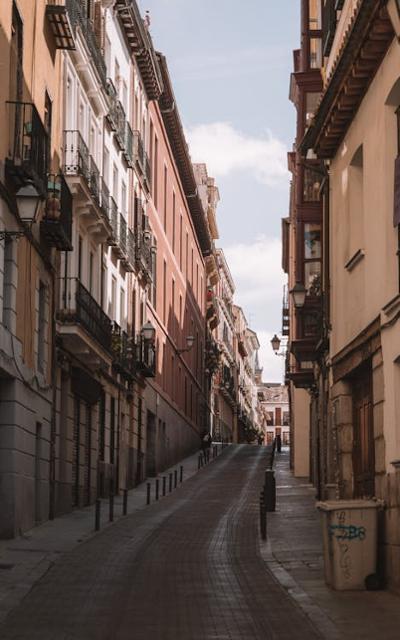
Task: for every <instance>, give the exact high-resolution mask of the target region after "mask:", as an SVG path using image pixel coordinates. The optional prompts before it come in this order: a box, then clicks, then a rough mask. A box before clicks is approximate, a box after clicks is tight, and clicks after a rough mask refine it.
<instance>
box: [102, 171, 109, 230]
mask: <svg viewBox="0 0 400 640" xmlns="http://www.w3.org/2000/svg"><path fill="white" fill-rule="evenodd" d="M101 209H102V211H103V214H104V215H105V217H106V218H107V220H110V190H109V188H108V187H107V185H106V183H105V181H104V178H101Z"/></svg>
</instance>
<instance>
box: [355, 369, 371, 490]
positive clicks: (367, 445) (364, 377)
mask: <svg viewBox="0 0 400 640" xmlns="http://www.w3.org/2000/svg"><path fill="white" fill-rule="evenodd" d="M353 472H354V496H355V497H356V498H359V497H365V496H373V495H374V493H375V443H374V424H373V410H372V371H371V367H370V366H368V367H364V368H362V369H360V370H359V373H358V374H357V375H356V376H355V377H354V381H353Z"/></svg>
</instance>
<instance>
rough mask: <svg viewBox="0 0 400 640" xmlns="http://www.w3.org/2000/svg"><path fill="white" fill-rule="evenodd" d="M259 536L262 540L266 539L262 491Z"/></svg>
mask: <svg viewBox="0 0 400 640" xmlns="http://www.w3.org/2000/svg"><path fill="white" fill-rule="evenodd" d="M260 534H261V538H262V540H266V539H267V509H266V508H265V495H264V490H262V491H261V492H260Z"/></svg>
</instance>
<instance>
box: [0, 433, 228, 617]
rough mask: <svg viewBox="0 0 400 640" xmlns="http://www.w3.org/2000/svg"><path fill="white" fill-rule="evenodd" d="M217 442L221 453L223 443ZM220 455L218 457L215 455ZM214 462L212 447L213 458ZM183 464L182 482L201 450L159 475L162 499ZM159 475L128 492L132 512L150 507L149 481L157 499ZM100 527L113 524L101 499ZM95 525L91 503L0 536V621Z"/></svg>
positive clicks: (117, 513) (118, 502) (117, 506)
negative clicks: (15, 535)
mask: <svg viewBox="0 0 400 640" xmlns="http://www.w3.org/2000/svg"><path fill="white" fill-rule="evenodd" d="M216 446H217V453H218V455H220V454H221V452H222V446H221V444H220V443H219V444H218V445H216ZM216 459H217V458H216ZM212 462H213V457H212V448H211V451H210V462H209V464H211V463H212ZM180 466H182V467H183V483H185V481H186V480H188V479H189V478H191V477H192V476H194V475H195V474H197V473H199V472H201V469H200V470H199V452H197V453H195V454H193V455H192V456H190V457H188V458H185V459H184V460H181V461H180V462H179V463H178V464H177V465H175V466H173V467H171V468H170V469H166V470H165V471H164V472H163V473H162V474H160V475H159V476H158V478H159V499H160V500H163V497H162V489H163V483H162V478H163V476H164V477H166V496H168V495H169V474H170V473H172V492H174V491H176V490H178V489H179V487H180V482H179V481H180ZM175 470H176V471H177V489H175V488H174V484H175V482H174V481H175V478H174V471H175ZM155 481H156V478H149V479H148V480H147V481H146V482H143V483H142V484H140V485H139V486H137V487H135V489H132V490H131V491H129V492H128V509H127V513H128V515H129V514H132V513H135V512H137V511H140V510H143V509H146V508H147V504H146V503H147V484H148V482H150V483H151V494H150V495H151V503H153V502H154V501H155V485H156V482H155ZM101 502H102V504H101V529H100V530H103V529H104V528H106V527H111V526H112V525H113V523H110V522H109V502H108V500H102V501H101ZM122 507H123V498H122V496H115V498H114V523H115V522H117V521H118V520H121V518H123V517H124V516H122ZM94 526H95V507H94V505H91V506H89V507H85V508H83V509H76V510H75V511H73V512H71V513H69V514H66V515H64V516H61V517H59V518H56V519H55V520H52V521H48V522H45V523H44V524H42V525H40V526H38V527H36V528H34V529H32V530H31V531H28V532H26V533H25V534H23V535H22V536H21V537H19V538H15V539H12V540H0V623H1V621H2V620H3V619H4V618H5V617H6V615H7V614H8V613H9V612H10V611H11V610H12V609H13V608H15V607H16V606H17V605H18V604H19V603H20V602H21V600H22V598H23V597H24V596H25V595H26V594H27V593H28V592H29V591H30V589H31V588H32V587H33V586H34V584H35V583H36V582H38V581H39V580H40V578H42V577H43V576H44V575H45V573H46V572H47V571H48V570H49V569H50V568H51V567H52V566H53V565H54V563H55V562H56V561H57V560H58V559H59V558H60V556H61V555H62V554H64V553H66V552H68V551H70V550H71V549H73V548H74V547H76V546H77V545H78V544H80V543H81V542H84V541H86V540H88V539H89V538H91V537H93V536H95V535H97V533H96V532H95V530H94Z"/></svg>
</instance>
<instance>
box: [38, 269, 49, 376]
mask: <svg viewBox="0 0 400 640" xmlns="http://www.w3.org/2000/svg"><path fill="white" fill-rule="evenodd" d="M46 291H47V288H46V285H45V284H44V283H43V282H39V305H38V351H37V368H38V370H39V371H40V372H41V373H43V372H44V366H45V343H46Z"/></svg>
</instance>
